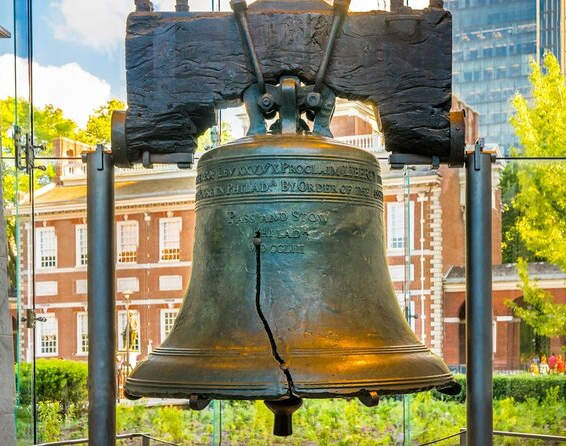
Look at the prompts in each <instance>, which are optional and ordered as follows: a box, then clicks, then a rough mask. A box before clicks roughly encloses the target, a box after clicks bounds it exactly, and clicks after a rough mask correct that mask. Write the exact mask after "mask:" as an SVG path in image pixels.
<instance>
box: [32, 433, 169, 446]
mask: <svg viewBox="0 0 566 446" xmlns="http://www.w3.org/2000/svg"><path fill="white" fill-rule="evenodd" d="M136 438H141V441H142V442H141V446H152V445H160V444H166V445H170V446H179V443H171V442H170V441H165V440H160V439H159V438H154V437H151V436H149V435H148V434H140V433H135V434H120V435H116V440H135V439H136ZM71 444H88V438H81V439H77V440H64V441H56V442H54V443H41V444H38V445H36V446H66V445H71Z"/></svg>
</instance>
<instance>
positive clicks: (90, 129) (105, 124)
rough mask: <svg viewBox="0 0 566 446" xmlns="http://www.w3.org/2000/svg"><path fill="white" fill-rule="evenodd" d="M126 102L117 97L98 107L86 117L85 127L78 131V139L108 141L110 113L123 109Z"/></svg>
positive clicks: (90, 141)
mask: <svg viewBox="0 0 566 446" xmlns="http://www.w3.org/2000/svg"><path fill="white" fill-rule="evenodd" d="M125 109H126V104H124V103H123V102H122V101H120V100H118V99H110V100H109V101H108V102H106V104H104V105H101V106H100V107H98V108H97V109H96V110H94V112H93V113H92V114H91V115H90V116H89V117H88V121H87V123H86V128H85V129H84V130H81V131H80V132H79V135H78V136H79V140H80V141H82V142H85V143H87V144H91V145H95V144H105V143H109V142H110V138H111V133H112V126H111V119H112V113H113V112H114V111H115V110H125Z"/></svg>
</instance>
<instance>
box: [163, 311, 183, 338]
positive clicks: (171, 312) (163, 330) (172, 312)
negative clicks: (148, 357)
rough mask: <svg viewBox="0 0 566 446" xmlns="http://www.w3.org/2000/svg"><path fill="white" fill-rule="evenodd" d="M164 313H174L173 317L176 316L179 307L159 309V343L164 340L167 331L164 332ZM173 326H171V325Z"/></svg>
mask: <svg viewBox="0 0 566 446" xmlns="http://www.w3.org/2000/svg"><path fill="white" fill-rule="evenodd" d="M166 313H175V319H176V318H177V315H178V314H179V309H178V308H163V309H161V314H160V316H159V323H160V324H159V331H160V336H161V343H163V341H165V338H166V337H167V333H165V314H166ZM171 328H173V327H171Z"/></svg>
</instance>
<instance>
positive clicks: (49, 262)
mask: <svg viewBox="0 0 566 446" xmlns="http://www.w3.org/2000/svg"><path fill="white" fill-rule="evenodd" d="M35 237H36V240H35V243H36V246H37V259H36V262H37V263H36V266H37V267H38V268H55V267H56V266H57V237H56V236H55V228H53V227H49V228H37V229H36V232H35Z"/></svg>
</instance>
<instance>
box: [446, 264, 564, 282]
mask: <svg viewBox="0 0 566 446" xmlns="http://www.w3.org/2000/svg"><path fill="white" fill-rule="evenodd" d="M528 269H529V277H530V278H531V279H534V280H552V279H555V280H565V279H566V274H564V272H562V270H561V269H560V268H559V267H558V266H556V265H552V264H550V263H546V262H533V263H529V264H528ZM491 271H492V277H493V282H518V281H520V279H519V275H518V274H517V264H516V263H504V264H502V265H493V266H492V268H491ZM465 281H466V269H465V268H464V267H463V266H453V267H452V268H450V270H449V271H448V274H446V277H445V282H446V283H464V282H465Z"/></svg>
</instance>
